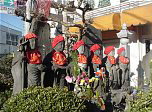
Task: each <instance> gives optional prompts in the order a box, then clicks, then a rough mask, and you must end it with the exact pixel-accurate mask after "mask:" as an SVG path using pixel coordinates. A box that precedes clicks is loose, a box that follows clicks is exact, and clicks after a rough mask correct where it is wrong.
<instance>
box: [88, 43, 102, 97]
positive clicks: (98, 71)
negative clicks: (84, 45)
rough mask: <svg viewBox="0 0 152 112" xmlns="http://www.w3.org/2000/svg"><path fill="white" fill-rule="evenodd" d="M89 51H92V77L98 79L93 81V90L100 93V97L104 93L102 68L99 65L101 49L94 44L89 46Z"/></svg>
mask: <svg viewBox="0 0 152 112" xmlns="http://www.w3.org/2000/svg"><path fill="white" fill-rule="evenodd" d="M90 51H91V53H92V56H91V57H92V65H93V72H94V73H95V74H94V77H95V78H97V79H98V80H97V81H95V82H94V84H93V87H94V89H95V91H97V92H98V93H99V94H100V97H101V96H102V97H103V95H104V89H105V86H104V79H103V78H104V76H103V75H104V73H103V72H104V68H103V67H101V65H102V54H101V53H102V49H101V46H99V45H98V44H94V45H93V46H92V47H91V48H90Z"/></svg>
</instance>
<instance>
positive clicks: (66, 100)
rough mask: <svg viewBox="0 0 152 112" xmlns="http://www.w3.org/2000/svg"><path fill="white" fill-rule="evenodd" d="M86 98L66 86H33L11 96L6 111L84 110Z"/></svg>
mask: <svg viewBox="0 0 152 112" xmlns="http://www.w3.org/2000/svg"><path fill="white" fill-rule="evenodd" d="M84 102H85V100H83V99H80V98H78V97H77V96H76V95H75V94H74V93H73V92H72V91H68V90H67V89H66V88H64V89H60V88H57V87H56V88H50V87H48V88H42V87H31V88H28V89H25V90H23V91H22V92H21V93H20V94H18V95H16V96H14V97H11V98H10V99H9V100H8V101H7V102H6V104H5V105H4V110H5V112H84V111H85V109H86V106H85V104H84Z"/></svg>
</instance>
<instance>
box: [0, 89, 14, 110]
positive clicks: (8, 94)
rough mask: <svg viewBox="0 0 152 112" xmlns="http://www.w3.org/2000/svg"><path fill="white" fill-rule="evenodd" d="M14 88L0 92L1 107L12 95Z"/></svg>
mask: <svg viewBox="0 0 152 112" xmlns="http://www.w3.org/2000/svg"><path fill="white" fill-rule="evenodd" d="M11 94H12V90H7V89H5V91H1V92H0V109H1V108H2V107H3V104H4V103H5V102H6V101H7V100H8V98H10V97H11Z"/></svg>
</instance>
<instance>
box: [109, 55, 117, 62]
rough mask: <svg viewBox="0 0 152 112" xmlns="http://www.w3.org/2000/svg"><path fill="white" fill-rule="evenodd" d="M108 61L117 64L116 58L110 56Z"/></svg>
mask: <svg viewBox="0 0 152 112" xmlns="http://www.w3.org/2000/svg"><path fill="white" fill-rule="evenodd" d="M108 60H109V61H110V63H111V64H116V59H115V57H114V56H108Z"/></svg>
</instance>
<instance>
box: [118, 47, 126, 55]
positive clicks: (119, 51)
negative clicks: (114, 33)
mask: <svg viewBox="0 0 152 112" xmlns="http://www.w3.org/2000/svg"><path fill="white" fill-rule="evenodd" d="M122 51H125V48H124V47H121V48H120V49H118V50H117V54H121V53H122Z"/></svg>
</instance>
